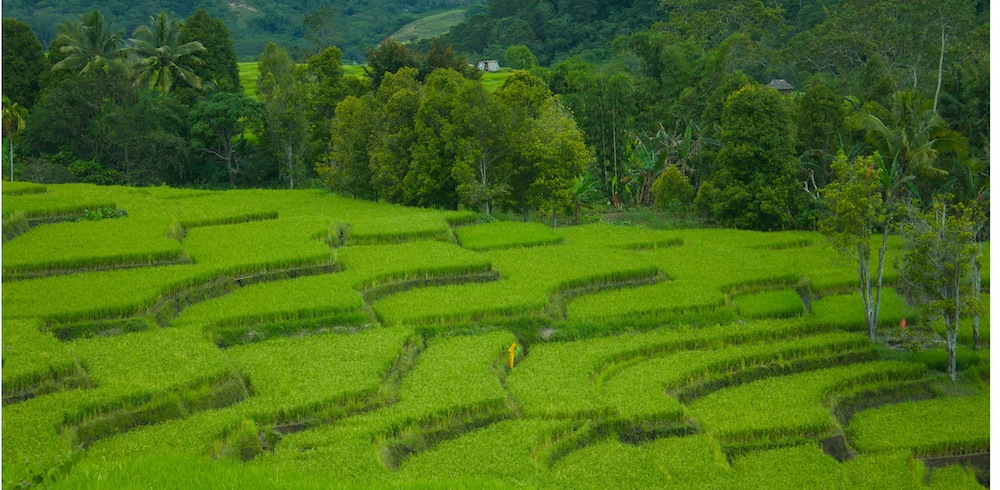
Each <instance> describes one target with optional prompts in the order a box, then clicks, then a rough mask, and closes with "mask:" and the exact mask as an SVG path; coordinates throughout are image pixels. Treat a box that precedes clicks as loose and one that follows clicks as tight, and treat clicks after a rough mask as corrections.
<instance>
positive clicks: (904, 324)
mask: <svg viewBox="0 0 1000 490" xmlns="http://www.w3.org/2000/svg"><path fill="white" fill-rule="evenodd" d="M899 328H901V329H903V330H906V318H904V319H903V321H901V322H899Z"/></svg>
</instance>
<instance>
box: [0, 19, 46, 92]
mask: <svg viewBox="0 0 1000 490" xmlns="http://www.w3.org/2000/svg"><path fill="white" fill-rule="evenodd" d="M3 38H4V43H3V71H4V72H5V73H7V76H5V77H4V83H3V95H4V96H5V97H7V98H9V99H11V100H12V101H13V102H14V103H17V104H20V105H21V106H23V107H28V108H30V107H31V106H32V105H34V103H35V100H36V98H37V97H38V95H39V92H40V91H41V86H40V83H41V79H40V77H41V75H42V73H43V72H45V71H46V70H48V69H49V62H48V60H47V59H46V58H45V51H44V50H43V49H42V45H41V43H39V42H38V38H37V37H35V33H34V32H32V30H31V27H29V26H28V25H27V24H25V23H24V22H19V21H17V20H15V19H4V20H3Z"/></svg>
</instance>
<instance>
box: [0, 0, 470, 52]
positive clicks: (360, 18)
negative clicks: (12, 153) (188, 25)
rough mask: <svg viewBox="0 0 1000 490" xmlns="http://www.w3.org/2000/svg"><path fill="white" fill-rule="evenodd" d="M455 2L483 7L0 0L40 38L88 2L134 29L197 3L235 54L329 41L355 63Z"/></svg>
mask: <svg viewBox="0 0 1000 490" xmlns="http://www.w3.org/2000/svg"><path fill="white" fill-rule="evenodd" d="M456 8H466V9H467V10H468V12H469V13H470V14H474V13H475V12H478V11H480V10H484V9H485V8H486V7H485V2H484V1H483V0H339V1H337V2H329V1H320V0H305V1H295V0H241V1H236V2H211V1H204V0H106V1H100V2H95V1H93V0H60V1H52V0H3V16H4V18H9V19H17V20H19V21H21V22H24V23H26V24H28V25H29V26H31V29H32V31H34V32H35V35H36V36H38V39H39V40H40V41H41V42H42V43H43V44H45V45H47V44H48V43H49V42H51V41H52V40H53V39H55V37H56V36H57V35H58V34H59V32H58V28H57V26H58V25H59V24H60V23H63V22H72V21H73V20H75V19H76V18H77V17H79V16H80V14H81V13H84V12H89V11H91V10H99V11H100V12H101V13H102V14H103V15H104V16H105V18H107V19H108V20H109V21H112V22H113V23H114V25H115V26H116V27H118V28H121V29H124V30H125V31H126V32H132V31H133V30H135V29H137V28H138V27H139V26H142V25H143V24H145V23H146V19H147V18H149V16H151V15H156V14H157V13H159V12H160V11H164V12H166V13H167V14H169V15H170V16H171V17H173V18H183V17H188V16H190V15H191V14H193V13H194V12H195V11H196V10H198V9H203V10H205V11H206V12H207V13H209V14H210V15H212V16H213V17H216V18H218V19H220V20H222V22H223V23H224V24H225V26H226V28H227V29H228V30H229V32H230V33H231V34H232V36H233V49H234V50H235V51H236V55H237V56H238V57H239V59H240V60H252V59H255V58H256V57H257V56H259V55H260V53H261V52H262V51H264V47H265V46H266V45H267V43H269V42H275V43H277V44H280V45H282V46H285V47H286V48H287V49H288V51H289V53H291V55H292V56H293V57H294V58H295V59H297V60H300V61H305V59H306V58H308V57H309V56H311V55H313V54H316V53H318V52H319V51H322V50H323V48H325V47H327V46H330V45H334V44H335V45H337V47H338V48H339V49H340V50H341V52H343V53H344V58H345V59H347V60H350V61H353V62H355V63H363V62H364V60H365V48H366V47H371V46H375V45H377V44H378V43H379V42H381V41H382V40H383V39H385V37H386V36H389V35H390V34H392V33H393V32H395V31H396V30H397V29H399V28H400V27H403V26H404V25H406V24H407V23H409V22H411V21H414V20H416V19H418V18H421V17H423V16H425V15H427V14H428V13H432V12H437V11H442V10H448V9H456Z"/></svg>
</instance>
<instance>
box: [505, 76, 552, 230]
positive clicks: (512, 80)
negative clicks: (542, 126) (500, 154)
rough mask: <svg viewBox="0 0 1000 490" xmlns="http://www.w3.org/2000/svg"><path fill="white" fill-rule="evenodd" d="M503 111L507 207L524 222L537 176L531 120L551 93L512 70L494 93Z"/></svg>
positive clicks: (538, 81)
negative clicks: (507, 125) (506, 124)
mask: <svg viewBox="0 0 1000 490" xmlns="http://www.w3.org/2000/svg"><path fill="white" fill-rule="evenodd" d="M494 94H495V96H496V97H497V98H499V105H500V107H501V108H503V110H504V111H510V118H511V119H510V136H509V138H510V142H509V143H508V144H509V145H510V148H512V149H513V151H512V152H511V153H510V154H509V155H508V156H507V159H508V163H507V165H508V166H509V167H510V168H509V172H510V184H509V185H510V198H511V199H512V201H513V202H512V203H511V206H510V207H513V208H516V209H520V210H521V211H522V213H523V214H524V221H528V218H529V214H530V211H531V200H530V197H531V196H530V189H531V184H532V182H534V181H535V179H536V177H537V172H538V168H537V166H536V165H535V164H536V162H537V160H536V159H535V155H533V154H532V152H531V145H532V132H533V131H534V126H535V121H536V120H537V119H538V117H539V116H540V115H541V113H542V111H543V110H544V109H545V107H546V105H547V104H549V103H550V102H551V99H552V97H553V95H552V92H551V91H549V88H548V87H547V86H546V85H545V82H544V81H543V80H542V79H540V78H538V77H536V76H534V75H532V74H530V73H528V72H526V71H522V70H518V71H515V72H514V73H512V74H511V75H510V76H509V77H507V79H506V80H504V83H503V85H501V86H500V88H498V89H497V90H496V92H494Z"/></svg>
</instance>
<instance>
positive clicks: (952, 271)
mask: <svg viewBox="0 0 1000 490" xmlns="http://www.w3.org/2000/svg"><path fill="white" fill-rule="evenodd" d="M949 207H952V209H951V210H950V211H949ZM975 212H976V210H975V209H974V208H972V209H970V208H966V207H964V206H962V205H956V206H949V205H948V204H947V202H946V201H944V200H936V201H935V203H934V205H933V207H932V208H931V209H930V210H928V211H927V212H926V213H922V214H920V215H918V216H915V217H914V219H913V221H911V222H909V223H907V224H906V225H905V226H904V235H905V236H906V237H907V241H908V243H907V249H906V252H905V254H904V255H903V259H902V264H901V265H900V272H901V274H902V276H903V290H904V292H905V293H906V296H907V298H908V299H909V300H910V302H911V303H913V304H916V305H919V308H920V311H921V313H922V314H923V316H924V318H925V319H927V320H937V319H943V320H944V323H945V327H946V330H947V335H946V340H947V342H946V347H947V349H948V354H949V358H950V359H949V368H948V376H949V377H950V378H951V380H952V381H954V380H955V377H956V369H955V349H956V346H957V344H958V328H959V325H960V322H961V317H962V315H964V314H968V313H970V312H975V311H978V310H979V309H981V308H982V306H981V305H980V300H981V298H980V297H977V296H976V295H974V294H973V293H972V290H973V284H972V281H971V277H970V276H971V269H972V267H973V266H974V264H975V262H974V259H975V257H976V255H977V254H978V251H977V249H976V247H975V235H974V233H973V225H972V223H973V222H975V221H976V218H975V217H974V214H975Z"/></svg>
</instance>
